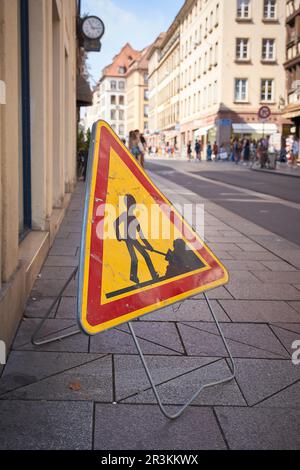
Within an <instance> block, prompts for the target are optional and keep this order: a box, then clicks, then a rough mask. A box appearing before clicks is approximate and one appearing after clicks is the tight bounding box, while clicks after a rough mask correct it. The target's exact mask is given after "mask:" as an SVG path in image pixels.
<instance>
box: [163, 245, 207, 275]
mask: <svg viewBox="0 0 300 470" xmlns="http://www.w3.org/2000/svg"><path fill="white" fill-rule="evenodd" d="M173 248H174V250H173V251H172V250H169V251H168V253H167V254H166V260H167V261H168V262H169V264H168V267H167V271H166V277H167V278H169V277H174V276H178V275H179V274H185V273H187V272H190V271H195V270H196V269H200V268H203V267H204V264H203V263H202V261H201V260H200V259H199V258H198V257H197V256H196V255H195V254H194V253H193V251H192V250H190V249H188V248H187V246H186V243H185V242H184V240H182V239H181V238H177V240H174V242H173Z"/></svg>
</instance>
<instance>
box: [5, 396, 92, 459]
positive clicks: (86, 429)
mask: <svg viewBox="0 0 300 470" xmlns="http://www.w3.org/2000/svg"><path fill="white" fill-rule="evenodd" d="M0 415H1V420H0V449H2V450H8V449H9V450H88V449H91V448H92V415H93V404H92V403H88V402H81V403H80V402H77V403H74V402H71V401H68V402H54V401H51V402H46V401H43V402H36V401H16V400H14V401H1V400H0Z"/></svg>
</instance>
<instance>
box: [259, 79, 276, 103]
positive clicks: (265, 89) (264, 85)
mask: <svg viewBox="0 0 300 470" xmlns="http://www.w3.org/2000/svg"><path fill="white" fill-rule="evenodd" d="M260 99H261V101H274V80H273V79H270V78H263V79H262V81H261V93H260Z"/></svg>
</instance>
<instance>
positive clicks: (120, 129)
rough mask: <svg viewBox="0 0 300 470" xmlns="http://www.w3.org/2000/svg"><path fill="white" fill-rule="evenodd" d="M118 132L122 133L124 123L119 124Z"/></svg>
mask: <svg viewBox="0 0 300 470" xmlns="http://www.w3.org/2000/svg"><path fill="white" fill-rule="evenodd" d="M119 134H120V135H124V124H120V125H119Z"/></svg>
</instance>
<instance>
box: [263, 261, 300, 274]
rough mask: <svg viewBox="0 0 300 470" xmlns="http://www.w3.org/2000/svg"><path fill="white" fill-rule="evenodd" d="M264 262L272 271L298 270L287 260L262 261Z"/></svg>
mask: <svg viewBox="0 0 300 470" xmlns="http://www.w3.org/2000/svg"><path fill="white" fill-rule="evenodd" d="M262 263H263V264H264V265H265V266H266V267H267V268H268V269H270V270H271V271H276V272H278V271H283V272H289V271H293V272H294V271H297V269H296V268H295V267H294V266H292V265H291V264H289V263H286V262H285V261H262Z"/></svg>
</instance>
